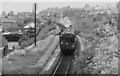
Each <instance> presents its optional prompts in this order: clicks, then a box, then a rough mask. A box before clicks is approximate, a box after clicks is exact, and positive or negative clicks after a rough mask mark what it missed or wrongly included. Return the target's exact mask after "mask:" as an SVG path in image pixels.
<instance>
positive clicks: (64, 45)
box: [60, 33, 76, 55]
mask: <svg viewBox="0 0 120 76" xmlns="http://www.w3.org/2000/svg"><path fill="white" fill-rule="evenodd" d="M60 49H61V52H62V54H63V55H72V54H73V53H74V51H75V50H76V36H75V35H74V34H72V33H65V34H62V35H60Z"/></svg>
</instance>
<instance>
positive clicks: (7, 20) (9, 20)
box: [2, 18, 16, 23]
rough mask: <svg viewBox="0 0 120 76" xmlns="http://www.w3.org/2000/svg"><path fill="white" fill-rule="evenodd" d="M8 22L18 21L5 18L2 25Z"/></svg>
mask: <svg viewBox="0 0 120 76" xmlns="http://www.w3.org/2000/svg"><path fill="white" fill-rule="evenodd" d="M6 22H13V23H14V22H16V21H14V20H11V19H9V18H3V19H2V23H6Z"/></svg>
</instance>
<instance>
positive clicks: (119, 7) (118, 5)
mask: <svg viewBox="0 0 120 76" xmlns="http://www.w3.org/2000/svg"><path fill="white" fill-rule="evenodd" d="M117 9H118V13H120V1H119V2H118V3H117Z"/></svg>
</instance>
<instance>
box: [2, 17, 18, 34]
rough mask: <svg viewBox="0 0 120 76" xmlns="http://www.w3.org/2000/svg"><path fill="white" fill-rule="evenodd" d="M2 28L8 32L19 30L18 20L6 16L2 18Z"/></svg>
mask: <svg viewBox="0 0 120 76" xmlns="http://www.w3.org/2000/svg"><path fill="white" fill-rule="evenodd" d="M2 29H3V30H6V29H7V31H8V32H15V31H18V30H19V26H18V25H17V22H16V21H14V20H11V19H9V18H4V19H2Z"/></svg>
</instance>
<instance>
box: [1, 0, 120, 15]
mask: <svg viewBox="0 0 120 76" xmlns="http://www.w3.org/2000/svg"><path fill="white" fill-rule="evenodd" d="M35 1H36V2H37V5H38V8H37V11H41V10H43V9H46V8H49V7H64V6H71V7H77V8H79V7H83V6H84V5H85V4H86V3H87V4H89V5H102V6H103V7H104V6H105V5H109V6H115V4H116V3H117V2H118V0H113V1H111V0H110V1H109V0H104V1H103V0H98V2H96V1H97V0H96V1H95V0H92V1H90V0H84V2H80V1H76V0H70V1H73V2H70V1H67V2H63V1H62V2H59V1H58V2H56V1H55V0H51V1H50V0H43V1H41V0H40V1H41V2H40V1H38V0H34V1H32V0H29V1H26V0H24V1H22V0H20V1H19V0H16V1H14V0H12V1H9V0H4V1H3V0H2V2H0V5H2V6H0V9H1V10H2V11H6V12H9V11H14V12H15V13H16V12H22V11H32V9H33V4H34V2H35ZM48 1H49V2H48Z"/></svg>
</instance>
